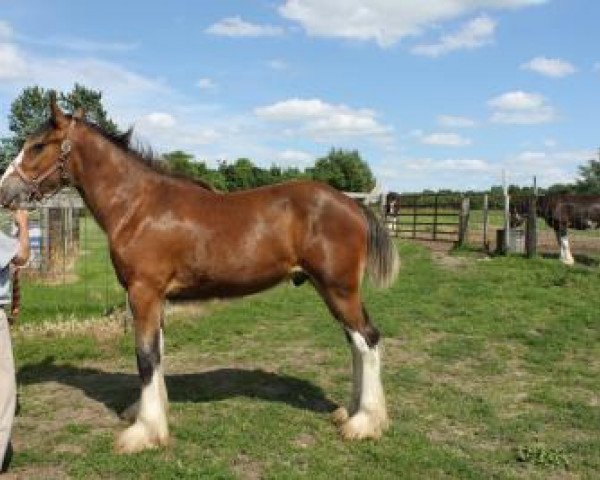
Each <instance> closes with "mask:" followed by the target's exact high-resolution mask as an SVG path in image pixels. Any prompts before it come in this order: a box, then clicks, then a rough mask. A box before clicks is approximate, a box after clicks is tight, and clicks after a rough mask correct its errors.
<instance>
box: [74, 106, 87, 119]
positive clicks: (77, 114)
mask: <svg viewBox="0 0 600 480" xmlns="http://www.w3.org/2000/svg"><path fill="white" fill-rule="evenodd" d="M73 118H74V119H75V120H83V119H84V118H85V109H84V108H83V107H79V108H78V109H77V110H75V112H73Z"/></svg>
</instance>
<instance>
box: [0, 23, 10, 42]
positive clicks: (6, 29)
mask: <svg viewBox="0 0 600 480" xmlns="http://www.w3.org/2000/svg"><path fill="white" fill-rule="evenodd" d="M12 35H13V29H12V27H11V26H10V24H9V23H8V22H5V21H3V20H0V40H8V39H9V38H11V37H12Z"/></svg>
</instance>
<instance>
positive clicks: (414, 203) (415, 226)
mask: <svg viewBox="0 0 600 480" xmlns="http://www.w3.org/2000/svg"><path fill="white" fill-rule="evenodd" d="M412 238H417V196H416V195H415V196H414V197H413V236H412Z"/></svg>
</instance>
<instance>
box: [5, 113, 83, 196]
mask: <svg viewBox="0 0 600 480" xmlns="http://www.w3.org/2000/svg"><path fill="white" fill-rule="evenodd" d="M74 126H75V119H74V118H73V119H71V123H70V124H69V129H68V130H67V135H66V137H65V138H64V140H63V141H62V143H61V144H60V154H59V155H58V159H57V161H56V163H54V164H53V165H51V166H50V167H49V168H48V169H47V170H45V171H44V172H42V173H40V174H39V175H37V176H35V177H33V178H28V177H27V175H26V174H25V172H24V171H23V169H22V168H21V166H20V165H18V164H16V163H15V164H14V165H13V166H14V169H15V171H16V172H17V174H18V175H19V177H21V180H23V182H24V183H25V185H27V187H28V188H29V196H30V198H31V199H35V200H41V199H42V197H43V194H42V192H41V190H40V186H41V184H42V182H43V181H44V180H46V179H47V178H48V177H50V176H51V175H53V174H54V173H55V172H56V171H59V172H60V180H61V182H62V184H63V185H68V184H69V181H70V180H71V179H70V177H69V174H68V172H67V161H68V160H69V153H70V152H71V149H72V148H73V142H72V141H71V140H70V139H69V134H70V133H71V131H72V130H73V127H74Z"/></svg>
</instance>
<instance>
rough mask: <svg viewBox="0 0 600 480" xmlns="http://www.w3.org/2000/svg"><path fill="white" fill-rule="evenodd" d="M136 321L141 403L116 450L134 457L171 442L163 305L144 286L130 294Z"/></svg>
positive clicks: (132, 411)
mask: <svg viewBox="0 0 600 480" xmlns="http://www.w3.org/2000/svg"><path fill="white" fill-rule="evenodd" d="M129 301H130V305H131V309H132V312H133V317H134V326H135V343H136V356H137V364H138V371H139V375H140V379H141V382H142V392H141V395H140V400H139V402H137V403H136V404H134V405H133V406H132V407H130V408H129V409H128V410H127V411H126V416H128V417H135V421H134V423H133V425H131V426H130V427H129V428H127V429H126V430H125V431H124V432H122V433H121V435H120V436H119V438H118V440H117V450H118V451H120V452H123V453H132V452H138V451H140V450H144V449H146V448H155V447H157V446H159V445H164V444H166V443H167V441H168V439H169V430H168V424H167V408H168V399H167V389H166V387H165V381H164V376H163V371H162V365H161V360H162V358H161V357H162V353H163V335H162V328H161V320H162V301H161V299H160V297H159V296H158V295H156V294H155V293H154V292H152V291H151V290H149V289H146V288H144V286H142V285H136V286H134V287H132V288H130V290H129Z"/></svg>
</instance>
